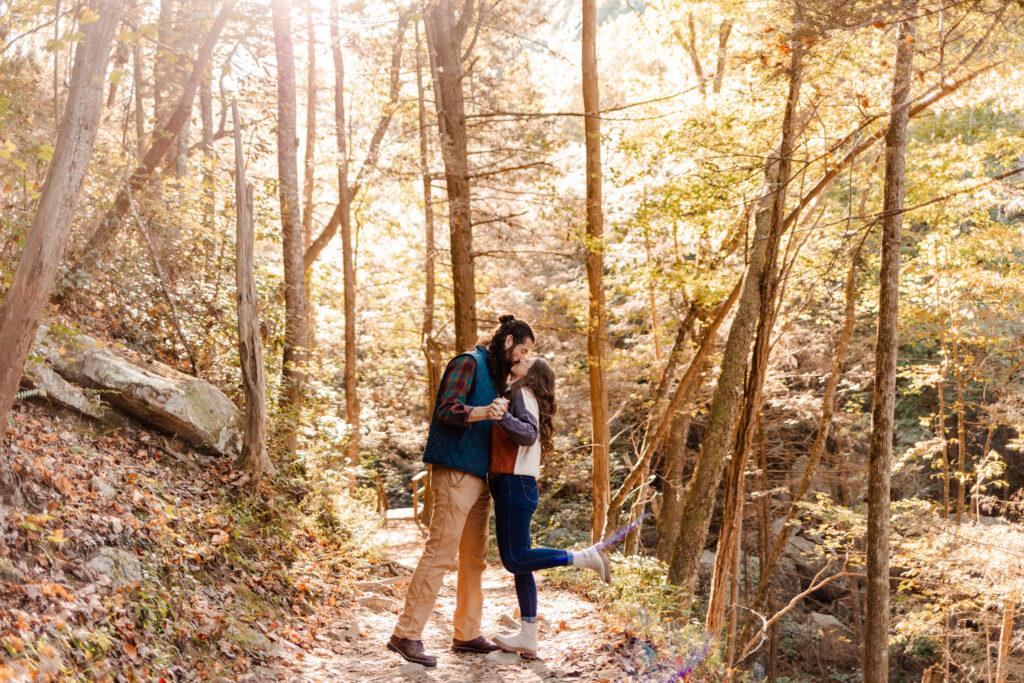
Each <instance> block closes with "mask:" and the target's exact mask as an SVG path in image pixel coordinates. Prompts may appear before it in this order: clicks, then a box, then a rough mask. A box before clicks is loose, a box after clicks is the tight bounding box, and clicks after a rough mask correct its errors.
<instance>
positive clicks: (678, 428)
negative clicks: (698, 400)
mask: <svg viewBox="0 0 1024 683" xmlns="http://www.w3.org/2000/svg"><path fill="white" fill-rule="evenodd" d="M690 420H691V417H690V414H689V413H688V412H679V413H677V414H675V415H673V417H672V426H671V427H670V429H669V436H668V440H667V441H666V442H665V473H664V479H663V481H662V485H661V510H660V511H659V512H658V524H657V527H656V531H657V533H658V546H657V549H656V550H655V556H656V557H657V558H658V559H659V560H661V561H662V562H668V561H669V560H671V559H672V549H673V548H674V547H675V542H676V536H678V535H679V512H680V510H682V508H683V466H684V465H685V464H686V441H687V439H689V437H690Z"/></svg>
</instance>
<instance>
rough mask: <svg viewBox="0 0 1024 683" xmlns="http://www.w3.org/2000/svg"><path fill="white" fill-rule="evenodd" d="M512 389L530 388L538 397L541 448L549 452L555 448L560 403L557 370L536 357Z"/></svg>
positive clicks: (545, 452) (544, 451) (513, 384)
mask: <svg viewBox="0 0 1024 683" xmlns="http://www.w3.org/2000/svg"><path fill="white" fill-rule="evenodd" d="M509 389H510V391H516V390H517V389H529V390H530V393H532V394H533V395H534V397H535V398H536V399H537V407H538V409H539V411H538V412H539V413H540V414H539V415H537V424H538V426H539V427H540V450H541V453H544V454H547V453H551V452H552V451H554V450H555V443H554V438H555V424H554V417H555V412H556V411H557V410H558V405H557V404H556V403H555V371H554V370H553V369H552V368H551V366H550V365H549V364H548V362H547V361H546V360H544V359H543V358H534V359H533V365H531V366H530V371H529V372H527V373H526V376H525V377H521V378H520V379H517V380H516V381H515V382H513V383H512V386H511V387H509Z"/></svg>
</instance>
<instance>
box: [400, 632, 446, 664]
mask: <svg viewBox="0 0 1024 683" xmlns="http://www.w3.org/2000/svg"><path fill="white" fill-rule="evenodd" d="M388 649H389V650H391V651H392V652H397V653H398V654H400V655H402V656H403V657H405V659H406V661H409V662H412V663H414V664H422V665H423V666H437V657H435V656H434V655H428V654H427V653H426V652H425V651H424V650H423V641H422V640H410V639H409V638H399V637H398V636H396V635H394V634H391V638H390V639H388Z"/></svg>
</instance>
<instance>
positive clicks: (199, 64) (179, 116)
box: [71, 0, 235, 271]
mask: <svg viewBox="0 0 1024 683" xmlns="http://www.w3.org/2000/svg"><path fill="white" fill-rule="evenodd" d="M234 4H235V0H226V1H225V3H224V5H223V6H222V7H221V9H220V12H219V13H218V14H217V18H216V19H214V21H213V25H212V26H211V27H210V31H209V33H207V34H206V38H205V39H204V40H203V45H202V47H201V48H200V50H199V54H198V55H197V56H196V60H195V62H194V63H193V66H192V73H191V74H190V75H189V78H188V82H187V83H186V84H185V90H184V92H183V93H182V95H181V99H180V100H179V101H178V105H177V107H175V109H174V111H173V112H172V113H171V116H170V118H169V119H168V120H167V123H166V124H165V125H164V127H163V128H162V129H161V130H160V132H159V133H155V134H154V135H153V139H152V142H151V143H150V145H149V149H147V150H146V155H145V156H144V157H143V159H142V163H141V164H139V166H138V167H137V168H136V169H135V170H134V171H133V172H132V175H131V177H130V178H129V180H128V187H127V188H125V189H124V190H122V191H121V192H119V193H118V194H117V198H116V199H115V201H114V206H113V207H112V208H111V209H110V210H108V211H107V212H106V213H105V214H104V215H103V218H102V219H100V223H99V226H98V227H97V228H96V231H95V232H94V233H93V234H92V236H90V238H89V240H88V242H87V243H86V245H85V247H83V248H82V250H81V252H80V253H78V254H77V255H76V257H75V263H74V265H72V266H71V270H72V271H74V270H83V269H90V268H92V267H93V266H94V265H95V263H96V262H97V261H98V259H97V256H98V254H99V251H100V249H101V248H102V247H103V246H104V245H106V244H107V243H108V242H109V241H110V240H111V239H112V238H113V237H114V235H115V234H117V231H118V229H119V228H120V227H121V221H122V220H123V219H124V217H125V216H126V215H127V214H128V205H129V202H130V200H131V197H132V196H133V195H135V194H137V193H138V191H139V190H141V189H142V187H143V186H144V185H145V184H146V183H147V182H148V181H149V179H150V178H151V177H152V176H153V173H154V172H155V171H156V169H157V167H158V166H159V165H160V162H161V161H162V160H163V159H164V157H165V156H166V155H167V150H169V149H170V148H171V145H172V144H173V142H174V140H175V138H176V137H177V135H178V134H179V133H180V132H181V130H182V128H183V126H184V125H185V121H187V120H188V118H189V116H190V115H191V112H192V103H193V102H194V101H195V99H196V93H197V92H199V84H200V82H201V81H202V78H203V72H204V71H205V70H206V65H207V63H208V62H209V61H210V55H211V54H212V53H213V48H214V46H216V44H217V40H218V39H219V38H220V33H221V30H222V29H223V28H224V24H225V23H227V20H228V17H229V16H230V15H231V11H232V9H233V8H234Z"/></svg>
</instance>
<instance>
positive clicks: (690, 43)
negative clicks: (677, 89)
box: [683, 12, 707, 95]
mask: <svg viewBox="0 0 1024 683" xmlns="http://www.w3.org/2000/svg"><path fill="white" fill-rule="evenodd" d="M686 30H687V31H689V40H687V41H683V42H684V44H685V45H686V51H687V52H688V53H689V55H690V61H691V62H693V72H694V73H695V74H696V75H697V87H698V88H700V94H701V95H705V94H707V93H706V92H705V90H704V83H705V81H707V77H705V76H704V67H702V66H701V64H700V55H699V54H697V27H696V26H695V25H694V23H693V12H690V13H689V14H688V15H686Z"/></svg>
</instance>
